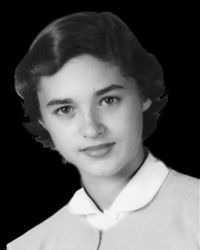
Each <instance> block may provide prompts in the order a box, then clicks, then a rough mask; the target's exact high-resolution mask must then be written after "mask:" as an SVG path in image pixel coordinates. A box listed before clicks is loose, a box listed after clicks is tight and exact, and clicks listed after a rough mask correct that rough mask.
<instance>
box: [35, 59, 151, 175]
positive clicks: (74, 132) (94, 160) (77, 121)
mask: <svg viewBox="0 0 200 250" xmlns="http://www.w3.org/2000/svg"><path fill="white" fill-rule="evenodd" d="M38 98H39V104H40V109H41V114H42V120H41V121H40V122H41V124H42V125H43V126H44V127H45V129H46V130H48V132H49V133H50V135H51V138H52V140H53V142H54V145H55V148H56V150H57V151H58V152H59V153H60V154H61V155H62V156H63V157H64V158H65V159H66V160H67V161H68V162H70V163H72V164H73V165H75V166H76V167H77V169H78V170H79V172H80V174H81V175H84V174H87V175H91V176H112V175H117V174H118V173H120V171H122V170H123V168H125V167H126V166H128V165H130V164H131V162H132V161H134V159H135V157H136V155H137V154H138V151H139V150H140V148H141V145H142V127H143V125H142V117H143V112H144V111H145V110H147V109H148V108H149V106H150V104H151V101H150V100H148V99H147V100H145V101H143V100H142V98H141V96H140V95H139V91H138V88H137V85H136V82H135V81H134V79H126V78H124V77H123V76H122V74H121V73H120V71H119V69H118V68H117V67H116V66H113V65H111V64H108V63H105V62H102V61H99V60H98V59H96V58H94V57H92V56H89V55H82V56H79V57H75V58H73V59H71V60H70V61H68V62H67V63H66V64H65V65H64V66H63V67H62V68H61V69H60V70H59V71H58V72H57V73H56V74H54V75H53V76H48V77H47V76H45V77H42V78H41V82H40V88H39V91H38ZM102 144H105V145H102ZM99 145H101V146H100V147H97V148H89V149H88V150H84V149H85V148H87V147H93V146H99Z"/></svg>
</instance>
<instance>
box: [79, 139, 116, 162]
mask: <svg viewBox="0 0 200 250" xmlns="http://www.w3.org/2000/svg"><path fill="white" fill-rule="evenodd" d="M114 144H115V142H114V143H105V144H101V145H97V146H91V147H87V148H84V149H83V150H82V152H83V153H84V154H85V155H87V156H89V157H92V158H95V159H98V158H102V157H106V156H107V155H108V154H109V153H110V152H111V150H112V148H113V145H114Z"/></svg>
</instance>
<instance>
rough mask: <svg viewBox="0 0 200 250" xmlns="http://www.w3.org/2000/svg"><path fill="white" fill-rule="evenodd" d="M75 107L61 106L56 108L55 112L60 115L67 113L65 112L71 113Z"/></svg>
mask: <svg viewBox="0 0 200 250" xmlns="http://www.w3.org/2000/svg"><path fill="white" fill-rule="evenodd" d="M72 109H73V107H72V106H68V105H67V106H63V107H61V108H58V109H56V110H55V113H56V114H58V115H65V114H69V113H71V112H72Z"/></svg>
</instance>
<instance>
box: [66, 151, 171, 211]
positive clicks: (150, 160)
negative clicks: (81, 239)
mask: <svg viewBox="0 0 200 250" xmlns="http://www.w3.org/2000/svg"><path fill="white" fill-rule="evenodd" d="M168 172H169V168H168V167H167V166H166V165H165V164H164V163H163V162H162V161H160V160H159V159H157V158H156V157H154V156H153V155H152V154H151V153H150V151H149V152H148V156H147V158H146V160H145V161H144V163H143V165H142V166H141V167H140V169H139V170H138V172H137V173H136V174H135V175H134V176H133V178H132V179H131V180H130V181H129V182H128V184H127V185H126V186H125V188H124V189H123V190H122V191H121V192H120V193H119V195H118V196H117V198H116V199H115V200H114V202H113V204H112V205H111V207H110V208H109V211H113V212H129V211H134V210H137V209H140V208H142V207H144V206H145V205H147V203H149V202H150V201H151V200H152V199H153V197H154V196H155V195H156V193H157V192H158V190H159V189H160V187H161V185H162V183H163V182H164V180H165V178H166V176H167V175H168ZM68 209H69V211H70V212H72V213H73V214H79V215H89V214H101V213H102V212H101V211H100V210H99V209H98V208H97V207H96V205H95V204H94V202H93V201H92V200H91V199H90V197H89V196H88V195H87V193H86V192H85V190H84V188H81V189H79V190H78V191H76V192H75V194H74V195H73V197H72V198H71V200H70V201H69V203H68Z"/></svg>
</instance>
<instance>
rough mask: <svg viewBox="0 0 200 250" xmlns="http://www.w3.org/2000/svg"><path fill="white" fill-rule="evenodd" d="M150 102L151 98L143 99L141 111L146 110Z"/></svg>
mask: <svg viewBox="0 0 200 250" xmlns="http://www.w3.org/2000/svg"><path fill="white" fill-rule="evenodd" d="M151 104H152V100H151V99H149V98H147V99H145V100H144V101H143V104H142V110H143V112H144V111H146V110H147V109H149V108H150V106H151Z"/></svg>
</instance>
